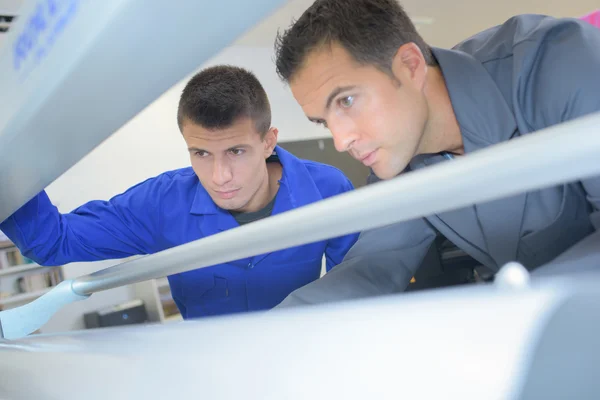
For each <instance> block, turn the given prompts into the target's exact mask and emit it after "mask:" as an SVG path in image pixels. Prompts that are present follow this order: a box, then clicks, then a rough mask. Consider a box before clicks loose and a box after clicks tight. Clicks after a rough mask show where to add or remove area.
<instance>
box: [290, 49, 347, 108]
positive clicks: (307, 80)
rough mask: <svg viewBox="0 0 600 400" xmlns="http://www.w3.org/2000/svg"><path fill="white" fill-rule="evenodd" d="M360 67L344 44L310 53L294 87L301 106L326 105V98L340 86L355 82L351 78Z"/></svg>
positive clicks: (292, 85)
mask: <svg viewBox="0 0 600 400" xmlns="http://www.w3.org/2000/svg"><path fill="white" fill-rule="evenodd" d="M356 67H357V63H356V62H355V61H354V59H352V57H351V56H350V54H349V53H348V52H347V51H346V50H345V49H344V48H342V47H341V46H339V45H331V46H326V47H325V46H324V47H322V48H320V49H318V50H314V51H313V52H311V53H310V54H309V55H308V56H307V57H306V60H305V62H304V64H303V66H302V68H301V69H300V70H299V71H298V73H297V75H296V77H295V78H294V79H293V80H292V81H291V82H290V88H291V90H292V93H293V94H294V97H295V98H296V101H297V102H298V103H299V104H300V106H302V107H304V106H306V105H309V104H311V106H312V103H316V102H319V103H323V104H319V106H321V107H324V106H325V100H326V98H327V97H328V96H329V95H330V94H331V92H333V91H334V90H335V89H336V88H338V87H343V86H352V85H353V82H351V81H350V79H351V78H352V76H353V72H355V70H356Z"/></svg>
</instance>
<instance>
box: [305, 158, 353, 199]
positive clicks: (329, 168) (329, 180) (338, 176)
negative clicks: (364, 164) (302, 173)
mask: <svg viewBox="0 0 600 400" xmlns="http://www.w3.org/2000/svg"><path fill="white" fill-rule="evenodd" d="M300 161H301V162H302V163H303V164H304V166H305V167H306V170H307V171H308V173H309V174H310V175H311V177H312V179H313V181H314V182H315V184H316V185H317V187H318V188H319V190H320V191H321V192H323V191H324V190H325V191H326V192H334V193H331V194H330V195H333V194H337V193H342V192H346V191H348V190H350V189H352V183H350V180H349V179H348V177H347V176H346V175H345V174H344V173H343V172H342V171H341V170H340V169H339V168H336V167H334V166H333V165H329V164H324V163H320V162H317V161H311V160H300Z"/></svg>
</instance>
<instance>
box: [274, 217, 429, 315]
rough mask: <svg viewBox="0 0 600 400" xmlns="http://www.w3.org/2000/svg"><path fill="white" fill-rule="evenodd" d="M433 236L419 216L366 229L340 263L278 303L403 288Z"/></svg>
mask: <svg viewBox="0 0 600 400" xmlns="http://www.w3.org/2000/svg"><path fill="white" fill-rule="evenodd" d="M434 239H435V231H434V230H433V228H431V227H430V226H429V225H428V224H427V222H425V220H423V219H420V218H419V219H416V220H412V221H407V222H403V223H400V224H394V225H389V226H386V227H383V228H378V229H373V230H370V231H365V232H363V233H361V235H360V237H359V239H358V241H357V242H356V244H355V245H354V246H353V247H352V248H351V249H350V251H349V252H348V254H347V255H346V258H345V259H344V261H343V262H342V263H341V264H339V265H338V266H337V267H335V268H333V269H332V270H331V271H330V272H328V273H327V274H325V276H323V277H322V278H321V279H318V280H316V281H314V282H312V283H309V284H308V285H306V286H304V287H302V288H300V289H297V290H295V291H294V292H292V293H291V294H290V295H289V296H288V297H287V298H286V299H285V300H284V301H283V302H282V303H281V304H280V305H279V306H277V307H290V306H298V305H303V304H316V303H326V302H334V301H340V300H346V299H353V298H361V297H370V296H378V295H384V294H389V293H394V292H400V291H403V290H404V289H406V287H407V286H408V284H409V283H410V279H411V278H412V277H413V275H414V274H415V272H416V270H417V268H418V267H419V266H420V265H421V262H422V260H423V258H424V257H425V254H426V253H427V250H428V249H429V246H431V243H432V242H433V240H434Z"/></svg>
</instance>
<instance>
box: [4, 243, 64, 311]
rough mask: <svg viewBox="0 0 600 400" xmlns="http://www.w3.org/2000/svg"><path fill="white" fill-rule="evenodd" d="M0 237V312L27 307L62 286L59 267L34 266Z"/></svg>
mask: <svg viewBox="0 0 600 400" xmlns="http://www.w3.org/2000/svg"><path fill="white" fill-rule="evenodd" d="M0 236H2V238H1V240H0V310H6V309H10V308H13V307H17V306H20V305H23V304H26V303H29V302H30V301H32V300H35V299H37V298H38V297H40V296H42V295H43V294H45V293H47V292H48V291H49V290H50V289H51V288H52V287H54V286H56V285H58V284H59V283H60V282H62V280H63V271H62V268H61V267H43V266H41V265H39V264H36V263H34V262H33V261H32V260H30V259H28V258H27V257H24V256H23V255H22V254H21V252H20V251H19V249H18V248H17V247H16V246H15V245H14V244H13V243H12V242H11V241H9V240H7V239H6V237H3V235H0Z"/></svg>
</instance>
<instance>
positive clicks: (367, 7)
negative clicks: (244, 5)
mask: <svg viewBox="0 0 600 400" xmlns="http://www.w3.org/2000/svg"><path fill="white" fill-rule="evenodd" d="M410 42H413V43H415V44H416V45H417V46H418V47H419V49H420V50H421V52H422V53H423V56H424V58H425V61H426V62H427V64H428V65H432V66H433V65H437V61H436V60H435V57H434V56H433V53H432V52H431V47H430V46H429V45H428V44H427V43H425V41H424V40H423V38H422V37H421V35H419V33H418V32H417V30H416V28H415V26H414V25H413V23H412V21H411V20H410V18H409V17H408V15H407V14H406V12H405V11H404V9H403V8H402V6H401V5H400V4H399V3H398V2H397V1H396V0H317V1H315V2H314V3H313V4H312V5H311V6H310V7H309V8H308V9H307V10H306V11H305V12H304V14H302V16H301V17H300V18H299V19H298V20H297V21H296V22H294V23H293V24H292V26H291V27H290V28H289V29H287V30H286V31H285V32H284V33H283V35H282V34H280V33H279V32H278V33H277V38H276V39H275V54H276V67H277V74H278V75H279V77H280V78H281V79H282V80H283V81H286V82H288V83H289V82H290V81H291V80H292V79H293V77H294V74H295V73H296V72H298V70H299V69H301V68H302V66H303V63H304V62H305V60H306V57H307V56H308V55H309V53H310V52H311V51H313V50H315V49H317V48H319V47H321V46H324V45H331V44H335V43H337V44H340V45H341V46H342V47H343V48H344V49H346V50H347V51H348V52H349V53H350V55H351V56H352V57H353V58H354V60H356V61H357V62H358V63H360V64H365V65H366V64H372V65H374V66H376V67H378V68H379V69H381V70H382V71H384V72H386V73H391V64H392V59H393V57H394V55H395V54H396V51H397V50H398V48H399V47H400V46H402V45H403V44H406V43H410Z"/></svg>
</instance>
